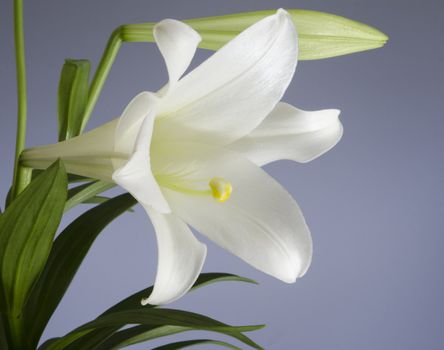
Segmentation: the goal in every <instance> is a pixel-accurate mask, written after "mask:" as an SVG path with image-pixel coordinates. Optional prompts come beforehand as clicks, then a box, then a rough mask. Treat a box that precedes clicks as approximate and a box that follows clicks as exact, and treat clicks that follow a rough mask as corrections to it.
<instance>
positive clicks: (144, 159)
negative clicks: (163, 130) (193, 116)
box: [112, 93, 171, 213]
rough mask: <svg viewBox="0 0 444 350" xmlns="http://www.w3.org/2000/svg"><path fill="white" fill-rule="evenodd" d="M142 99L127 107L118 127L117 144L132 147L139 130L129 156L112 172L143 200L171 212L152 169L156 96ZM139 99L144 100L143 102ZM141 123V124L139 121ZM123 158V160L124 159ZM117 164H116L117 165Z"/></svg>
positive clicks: (163, 210) (147, 203)
mask: <svg viewBox="0 0 444 350" xmlns="http://www.w3.org/2000/svg"><path fill="white" fill-rule="evenodd" d="M139 96H140V98H139V99H135V100H133V102H132V103H131V104H130V105H129V106H128V107H127V109H126V110H125V112H124V113H123V116H122V118H121V120H120V123H119V125H118V126H117V129H116V147H117V148H118V149H124V148H126V149H128V148H129V147H130V145H131V138H132V134H133V133H135V132H138V135H137V138H134V139H135V142H134V145H133V148H134V149H133V150H132V154H131V156H130V157H129V160H128V161H126V162H125V164H123V165H122V166H121V167H119V168H118V169H117V170H116V171H115V172H114V173H113V176H112V179H113V180H114V182H116V183H117V184H118V185H119V186H121V187H123V188H124V189H126V190H127V191H128V192H129V193H131V194H132V195H133V196H134V198H136V199H137V201H138V202H139V203H141V204H142V205H144V206H151V207H153V208H154V209H156V210H158V211H159V212H160V213H169V212H171V210H170V207H169V205H168V203H167V201H166V200H165V198H164V197H163V195H162V192H161V190H160V187H159V185H158V184H157V181H156V179H155V177H154V175H153V173H152V171H151V163H150V149H151V147H150V145H151V136H152V133H153V125H154V119H155V117H156V102H155V101H156V98H155V96H154V95H153V94H149V93H145V94H144V95H142V94H140V95H139ZM147 100H148V101H151V102H152V103H151V110H150V111H148V114H147V115H145V112H146V110H145V108H142V107H146V106H147V105H148V104H145V103H146V101H147ZM139 101H143V102H141V104H140V105H139ZM139 124H141V125H140V126H139V127H137V125H139ZM120 162H121V161H120ZM116 165H117V164H115V166H116Z"/></svg>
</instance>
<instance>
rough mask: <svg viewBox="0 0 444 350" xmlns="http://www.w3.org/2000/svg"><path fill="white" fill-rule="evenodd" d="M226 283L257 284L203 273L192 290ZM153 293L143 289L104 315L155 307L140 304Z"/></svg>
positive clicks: (240, 278)
mask: <svg viewBox="0 0 444 350" xmlns="http://www.w3.org/2000/svg"><path fill="white" fill-rule="evenodd" d="M226 281H234V282H246V283H253V284H257V282H256V281H254V280H252V279H249V278H245V277H241V276H237V275H232V274H228V273H221V272H218V273H216V272H213V273H201V274H200V275H199V277H198V278H197V280H196V282H195V283H194V285H193V287H192V288H191V290H195V289H197V288H200V287H203V286H206V285H209V284H212V283H216V282H226ZM152 291H153V286H151V287H148V288H146V289H143V290H141V291H139V292H137V293H134V294H133V295H131V296H129V297H128V298H126V299H124V300H122V301H121V302H119V303H117V304H116V305H114V306H112V307H111V308H109V309H108V310H106V311H105V312H104V313H103V315H106V314H109V313H112V312H118V311H124V310H127V309H137V308H140V309H145V308H147V307H155V306H153V305H145V306H142V305H141V303H140V301H141V300H142V298H146V297H148V296H149V295H150V294H151V292H152Z"/></svg>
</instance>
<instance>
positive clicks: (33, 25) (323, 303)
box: [0, 0, 444, 350]
mask: <svg viewBox="0 0 444 350" xmlns="http://www.w3.org/2000/svg"><path fill="white" fill-rule="evenodd" d="M11 5H12V0H8V1H6V0H1V1H0V17H1V19H0V105H1V109H0V122H1V124H0V126H1V130H0V133H1V135H0V152H1V168H0V170H1V180H0V194H1V195H2V197H4V196H5V195H6V192H7V189H8V186H9V184H10V181H11V169H12V154H13V144H14V132H13V130H14V124H15V114H16V106H15V80H14V59H13V43H12V15H11V13H12V9H11ZM25 6H26V7H25V20H26V43H27V58H28V73H29V75H28V77H29V133H28V135H29V138H28V145H29V146H31V145H38V144H43V143H50V142H54V141H55V140H56V122H55V120H56V91H57V90H56V89H57V84H58V76H59V70H60V67H61V64H62V62H63V59H64V58H67V57H73V58H88V59H91V60H92V62H93V63H94V64H97V62H98V60H99V57H100V55H101V53H102V50H103V48H104V45H105V41H106V39H107V38H108V36H109V34H110V33H111V31H112V30H113V28H115V27H116V26H118V25H120V24H123V23H134V22H143V21H156V20H160V19H163V18H166V17H170V18H177V19H183V18H190V17H199V16H209V15H220V14H225V13H232V12H239V11H246V10H254V9H269V8H278V7H286V8H308V9H314V10H321V11H325V12H332V13H336V14H340V15H343V16H346V17H349V18H352V19H356V20H359V21H362V22H365V23H369V24H372V25H374V26H376V27H377V28H379V29H381V30H382V31H384V32H386V33H387V34H388V35H389V36H390V38H391V40H390V42H389V44H388V45H387V46H386V47H385V48H383V49H379V50H376V51H371V52H366V53H361V54H355V55H351V56H346V57H339V58H334V59H329V60H323V61H311V62H301V63H300V64H299V66H298V69H297V72H296V75H295V78H294V80H293V83H292V84H291V86H290V88H289V89H288V91H287V93H286V96H285V100H286V101H288V102H290V103H293V104H295V105H297V106H299V107H301V108H306V109H321V108H330V107H336V108H340V109H341V110H342V121H343V123H344V127H345V134H344V138H343V139H342V141H341V142H340V144H339V145H338V146H337V147H336V148H335V149H334V150H332V151H331V152H329V153H328V154H326V155H325V156H323V157H321V158H320V159H317V160H315V161H313V162H312V163H309V164H306V165H298V164H295V163H291V162H278V163H275V164H273V165H270V166H268V167H267V168H266V170H267V171H269V172H270V173H271V174H272V175H273V176H274V177H276V178H277V179H278V180H279V181H280V182H281V183H282V184H283V185H284V186H285V187H286V188H287V189H288V190H289V191H290V192H291V193H292V195H293V196H294V197H295V198H296V199H297V200H298V202H299V204H300V205H301V207H302V209H303V211H304V213H305V216H306V218H307V221H308V223H309V225H310V227H311V230H312V233H313V238H314V247H315V252H314V259H313V264H312V266H311V269H310V270H309V272H308V274H307V275H306V276H305V277H304V278H302V279H301V280H299V281H298V282H297V283H296V284H294V285H286V284H283V283H281V282H279V281H277V280H274V279H272V278H269V277H267V276H265V275H263V274H260V273H259V272H257V271H255V270H253V269H252V268H250V267H249V266H247V265H245V264H244V263H242V262H241V261H240V260H239V259H237V258H235V257H233V256H231V255H229V254H228V253H226V252H224V251H222V250H221V249H219V248H218V247H216V246H215V245H213V244H209V255H208V259H207V262H206V264H205V267H204V270H205V271H226V272H233V273H238V274H241V275H244V276H249V277H252V278H255V279H257V280H258V281H260V286H249V285H243V284H238V283H226V284H220V285H214V286H209V287H206V288H204V289H201V290H199V291H196V292H193V293H191V294H189V295H187V296H186V297H184V298H183V299H181V300H180V301H178V302H176V303H174V304H173V305H172V306H173V307H177V308H184V309H188V310H193V311H196V312H202V313H205V314H208V315H210V316H212V317H215V318H217V319H220V320H223V321H226V322H228V323H233V324H240V325H241V324H255V323H261V322H264V323H267V324H268V328H267V329H265V330H263V331H260V332H257V333H255V334H252V336H253V337H254V339H256V340H257V341H258V342H260V343H262V344H263V345H264V346H265V348H266V349H369V350H370V349H372V350H373V349H442V348H443V343H444V331H443V324H444V301H443V295H444V277H443V263H444V258H443V257H442V255H443V248H444V244H443V243H444V237H443V233H444V232H443V230H442V226H443V223H444V219H443V207H444V205H443V204H444V202H443V195H444V191H443V158H442V154H441V153H442V151H443V150H444V142H443V133H444V121H443V117H444V115H443V110H444V105H443V99H444V96H443V92H444V88H443V81H444V70H443V67H442V64H443V62H444V49H443V44H442V36H443V34H444V26H443V24H442V23H443V22H442V14H443V11H444V4H443V2H442V1H441V0H436V1H432V0H424V1H410V0H399V1H398V0H392V1H387V0H372V1H368V0H332V1H328V2H327V1H320V0H310V1H306V0H300V1H265V0H249V1H234V0H229V1H227V0H225V1H221V0H218V1H215V0H211V1H210V0H206V1H204V0H201V1H198V0H187V1H183V0H182V1H181V0H176V1H170V0H163V1H148V0H131V1H128V0H126V1H123V0H121V1H117V0H73V1H60V0H41V1H25ZM208 54H209V53H208V52H204V51H201V52H199V54H198V55H197V59H196V61H195V62H199V61H201V60H202V59H204V58H205V57H207V56H208ZM165 81H166V72H165V68H164V66H163V63H162V61H161V57H160V55H159V53H158V52H157V49H156V47H155V46H154V45H152V44H126V45H124V47H123V49H122V50H121V53H120V54H119V56H118V59H117V62H116V64H115V66H114V68H113V69H112V72H111V75H110V77H109V80H108V82H107V84H106V87H105V89H104V91H103V94H102V96H101V98H100V101H99V103H98V105H97V108H96V109H95V112H94V116H93V119H92V121H91V124H90V126H95V125H99V124H100V123H102V122H104V121H106V120H109V119H110V118H111V117H115V116H117V115H119V113H120V112H121V111H122V109H123V108H124V107H125V105H126V104H127V102H128V101H129V100H130V99H131V97H132V96H134V95H135V94H136V93H138V92H139V91H141V90H147V89H148V90H156V89H157V88H159V87H160V86H161V85H162V84H163V83H164V82H165ZM77 213H78V212H77ZM77 213H76V214H77ZM65 222H66V221H65ZM156 254H157V253H156V245H155V241H154V239H153V230H152V228H151V225H150V223H149V221H148V219H147V218H146V216H145V215H144V213H143V212H142V210H141V209H140V208H139V209H137V211H136V213H135V214H128V215H126V216H123V217H121V218H119V219H118V220H116V221H115V222H114V223H113V224H112V225H111V226H110V227H109V228H108V229H107V230H106V231H105V232H104V233H103V234H102V235H101V237H99V239H98V240H97V241H96V243H95V244H94V246H93V248H92V250H91V252H90V254H89V255H88V257H87V258H86V260H85V262H84V264H83V265H82V267H81V269H80V271H79V273H78V274H77V277H76V279H75V281H74V283H73V284H72V286H71V288H70V289H69V292H68V294H67V295H66V297H65V299H64V300H63V302H62V303H61V305H60V307H59V309H58V311H57V312H56V314H55V315H54V317H53V319H52V321H51V322H50V325H49V327H48V329H47V332H46V334H45V336H46V337H51V336H58V335H62V334H64V333H65V332H67V331H68V330H70V329H72V328H73V327H75V326H77V325H79V324H80V323H83V322H86V321H88V320H90V319H92V318H94V317H95V316H97V315H98V314H99V313H100V312H101V311H103V310H104V309H105V308H106V307H108V306H110V305H112V304H113V303H115V302H117V301H118V300H119V299H121V298H123V297H125V296H127V295H129V294H130V293H132V292H134V291H136V290H139V289H141V288H143V287H145V286H146V285H148V284H151V283H152V281H153V280H154V274H155V266H156ZM190 336H191V334H189V335H188V337H190ZM186 337H187V335H183V336H181V337H176V338H186ZM156 344H159V343H156ZM147 348H151V346H147V345H139V346H135V347H133V349H147ZM206 348H210V347H206Z"/></svg>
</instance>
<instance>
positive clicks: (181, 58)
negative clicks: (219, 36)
mask: <svg viewBox="0 0 444 350" xmlns="http://www.w3.org/2000/svg"><path fill="white" fill-rule="evenodd" d="M153 35H154V39H155V40H156V44H157V46H158V48H159V50H160V52H161V53H162V56H163V58H164V60H165V64H166V66H167V70H168V75H169V86H170V87H171V86H172V85H174V84H175V83H176V82H177V81H178V80H179V79H180V77H181V76H182V74H183V73H184V72H185V70H186V69H187V68H188V66H189V65H190V62H191V60H192V59H193V57H194V53H195V52H196V49H197V45H199V43H200V41H201V40H202V39H201V37H200V35H199V34H198V33H197V32H196V31H195V30H194V29H193V28H191V27H190V26H189V25H188V24H185V23H183V22H180V21H176V20H174V19H164V20H163V21H160V22H159V23H157V24H156V25H155V26H154V29H153Z"/></svg>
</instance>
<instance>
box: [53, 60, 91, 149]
mask: <svg viewBox="0 0 444 350" xmlns="http://www.w3.org/2000/svg"><path fill="white" fill-rule="evenodd" d="M90 67H91V64H90V62H89V61H87V60H73V59H67V60H65V64H64V65H63V68H62V72H61V74H60V82H59V91H58V120H59V141H63V140H66V139H69V138H72V137H74V136H77V135H79V133H80V127H81V125H82V118H83V112H84V110H85V106H86V102H87V99H88V84H89V71H90Z"/></svg>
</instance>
